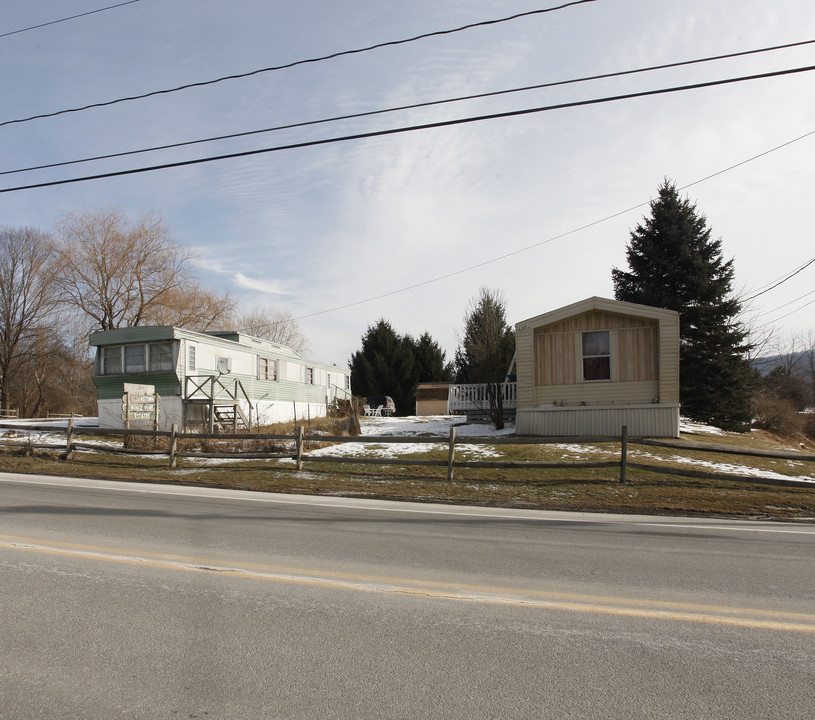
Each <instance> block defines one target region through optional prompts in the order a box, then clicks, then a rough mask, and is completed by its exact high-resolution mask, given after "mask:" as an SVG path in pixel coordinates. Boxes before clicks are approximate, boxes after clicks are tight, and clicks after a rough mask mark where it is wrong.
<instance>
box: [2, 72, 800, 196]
mask: <svg viewBox="0 0 815 720" xmlns="http://www.w3.org/2000/svg"><path fill="white" fill-rule="evenodd" d="M812 70H815V65H808V66H805V67H798V68H790V69H788V70H776V71H774V72H767V73H760V74H757V75H745V76H742V77H735V78H726V79H724V80H711V81H708V82H702V83H694V84H692V85H680V86H676V87H669V88H659V89H657V90H644V91H642V92H636V93H626V94H624V95H611V96H606V97H602V98H593V99H591V100H576V101H574V102H568V103H559V104H557V105H544V106H542V107H534V108H525V109H523V110H510V111H507V112H500V113H490V114H488V115H476V116H474V117H467V118H457V119H455V120H442V121H439V122H432V123H423V124H421V125H408V126H403V127H397V128H391V129H389V130H375V131H373V132H365V133H356V134H354V135H343V136H340V137H334V138H324V139H322V140H306V141H303V142H299V143H291V144H288V145H277V146H275V147H270V148H260V149H256V150H244V151H242V152H234V153H227V154H225V155H213V156H211V157H204V158H197V159H195V160H180V161H177V162H171V163H163V164H161V165H151V166H147V167H141V168H132V169H130V170H117V171H114V172H108V173H99V174H97V175H86V176H84V177H78V178H67V179H65V180H51V181H48V182H41V183H34V184H31V185H18V186H17V187H10V188H2V189H0V193H7V192H15V191H17V190H33V189H34V188H43V187H53V186H55V185H68V184H71V183H77V182H85V181H88V180H101V179H104V178H111V177H121V176H123V175H135V174H138V173H145V172H153V171H156V170H167V169H169V168H177V167H185V166H188V165H200V164H202V163H209V162H216V161H219V160H231V159H234V158H241V157H250V156H252V155H262V154H265V153H271V152H279V151H281V150H295V149H300V148H307V147H317V146H320V145H330V144H333V143H338V142H348V141H350V140H364V139H368V138H375V137H385V136H388V135H398V134H403V133H408V132H415V131H417V130H432V129H437V128H443V127H452V126H456V125H465V124H468V123H472V122H481V121H483V120H497V119H502V118H509V117H518V116H522V115H532V114H535V113H541V112H548V111H551V110H564V109H566V108H575V107H584V106H587V105H599V104H602V103H609V102H615V101H618V100H631V99H634V98H642V97H649V96H653V95H665V94H668V93H675V92H683V91H686V90H698V89H701V88H709V87H716V86H718V85H730V84H733V83H737V82H745V81H747V80H762V79H766V78H771V77H781V76H784V75H792V74H796V73H802V72H810V71H812Z"/></svg>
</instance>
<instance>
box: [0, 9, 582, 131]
mask: <svg viewBox="0 0 815 720" xmlns="http://www.w3.org/2000/svg"><path fill="white" fill-rule="evenodd" d="M589 2H597V0H575V1H574V2H568V3H564V4H563V5H558V6H557V7H551V8H545V9H543V10H529V11H528V12H522V13H516V14H515V15H510V16H508V17H503V18H498V19H497V20H483V21H481V22H475V23H470V24H469V25H462V26H461V27H457V28H452V29H450V30H436V31H434V32H428V33H423V34H421V35H416V36H414V37H410V38H405V39H403V40H389V41H387V42H381V43H376V44H375V45H369V46H368V47H363V48H357V49H355V50H340V51H338V52H335V53H331V54H329V55H322V56H321V57H314V58H308V59H306V60H294V61H292V62H288V63H284V64H283V65H274V66H271V67H265V68H260V69H258V70H251V71H249V72H245V73H238V74H235V75H225V76H223V77H219V78H215V79H214V80H202V81H200V82H194V83H188V84H186V85H179V86H177V87H174V88H167V89H165V90H153V91H151V92H147V93H143V94H141V95H131V96H129V97H121V98H117V99H115V100H106V101H103V102H97V103H91V104H90V105H83V106H82V107H75V108H68V109H66V110H57V111H55V112H50V113H43V114H41V115H31V116H30V117H27V118H18V119H16V120H4V121H2V122H0V127H2V126H4V125H12V124H14V123H24V122H29V121H30V120H40V119H42V118H49V117H56V116H57V115H65V114H66V113H75V112H81V111H83V110H90V109H91V108H98V107H107V106H108V105H116V104H117V103H123V102H129V101H130V100H143V99H144V98H148V97H154V96H155V95H167V94H169V93H174V92H179V91H180V90H188V89H190V88H194V87H204V86H205V85H214V84H215V83H220V82H224V81H226V80H238V79H240V78H246V77H252V76H253V75H260V74H262V73H267V72H275V71H277V70H287V69H289V68H293V67H297V66H298V65H307V64H310V63H318V62H322V61H324V60H333V59H334V58H338V57H343V56H344V55H357V54H360V53H365V52H369V51H371V50H378V49H379V48H384V47H391V46H394V45H404V44H405V43H411V42H416V41H417V40H425V39H427V38H430V37H436V36H440V35H451V34H453V33H458V32H462V31H464V30H471V29H472V28H476V27H484V26H486V25H497V24H498V23H505V22H509V21H510V20H517V19H519V18H523V17H529V16H531V15H541V14H543V13H550V12H554V11H556V10H563V9H565V8H568V7H572V6H573V5H583V4H585V3H589Z"/></svg>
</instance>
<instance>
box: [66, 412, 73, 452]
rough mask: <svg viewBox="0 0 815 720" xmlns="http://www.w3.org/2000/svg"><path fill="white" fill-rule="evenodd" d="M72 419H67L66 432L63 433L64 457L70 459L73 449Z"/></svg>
mask: <svg viewBox="0 0 815 720" xmlns="http://www.w3.org/2000/svg"><path fill="white" fill-rule="evenodd" d="M73 444H74V419H73V418H69V419H68V432H67V434H66V435H65V459H66V460H70V459H71V453H72V452H73V451H74V448H73Z"/></svg>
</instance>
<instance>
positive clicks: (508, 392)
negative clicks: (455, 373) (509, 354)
mask: <svg viewBox="0 0 815 720" xmlns="http://www.w3.org/2000/svg"><path fill="white" fill-rule="evenodd" d="M501 396H502V398H503V406H504V410H514V409H515V408H517V407H518V383H514V382H508V383H501ZM489 406H490V401H489V396H488V394H487V384H486V383H475V384H469V385H451V386H450V395H449V400H448V409H449V411H450V412H464V411H467V410H486V409H488V408H489Z"/></svg>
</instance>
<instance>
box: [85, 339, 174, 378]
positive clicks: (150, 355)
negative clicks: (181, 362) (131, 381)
mask: <svg viewBox="0 0 815 720" xmlns="http://www.w3.org/2000/svg"><path fill="white" fill-rule="evenodd" d="M172 370H173V343H171V342H157V343H148V344H141V345H116V346H114V347H104V348H102V360H101V363H100V368H99V372H100V373H101V374H102V375H122V374H127V375H130V374H134V373H144V372H172Z"/></svg>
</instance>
